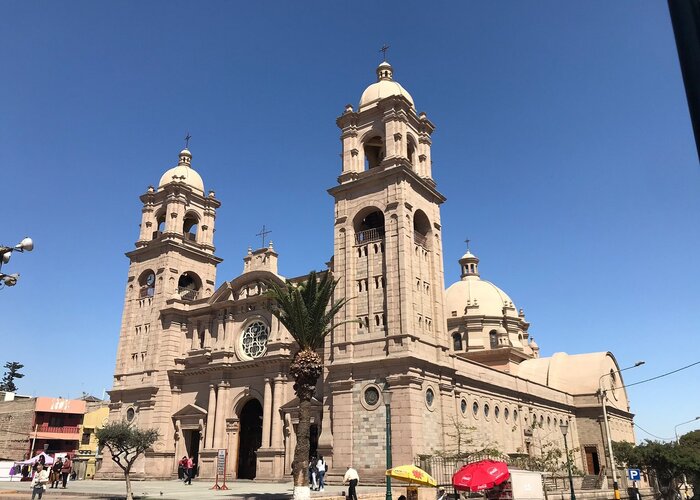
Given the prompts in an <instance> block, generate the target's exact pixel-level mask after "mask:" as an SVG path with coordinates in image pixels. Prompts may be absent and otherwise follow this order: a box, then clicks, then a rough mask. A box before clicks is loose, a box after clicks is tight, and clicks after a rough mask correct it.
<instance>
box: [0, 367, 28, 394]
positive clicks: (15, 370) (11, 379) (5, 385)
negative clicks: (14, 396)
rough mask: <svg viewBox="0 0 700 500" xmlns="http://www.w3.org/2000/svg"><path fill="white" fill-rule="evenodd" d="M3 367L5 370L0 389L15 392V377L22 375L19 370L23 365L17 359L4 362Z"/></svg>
mask: <svg viewBox="0 0 700 500" xmlns="http://www.w3.org/2000/svg"><path fill="white" fill-rule="evenodd" d="M5 368H6V370H7V371H6V372H5V375H3V377H2V382H0V391H7V392H17V386H16V385H15V379H17V378H22V377H24V374H23V373H20V372H19V371H20V370H21V369H22V368H24V365H23V364H21V363H18V362H17V361H8V362H7V363H5Z"/></svg>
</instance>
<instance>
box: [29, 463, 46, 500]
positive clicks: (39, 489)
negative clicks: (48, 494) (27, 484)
mask: <svg viewBox="0 0 700 500" xmlns="http://www.w3.org/2000/svg"><path fill="white" fill-rule="evenodd" d="M48 482H49V471H47V470H46V469H44V466H43V465H42V464H37V466H36V472H35V473H34V477H33V478H32V500H34V499H35V498H36V497H37V496H38V497H39V500H41V496H42V495H43V494H44V490H45V489H46V483H48Z"/></svg>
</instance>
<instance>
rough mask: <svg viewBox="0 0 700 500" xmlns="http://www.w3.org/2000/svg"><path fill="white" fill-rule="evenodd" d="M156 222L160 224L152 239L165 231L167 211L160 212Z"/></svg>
mask: <svg viewBox="0 0 700 500" xmlns="http://www.w3.org/2000/svg"><path fill="white" fill-rule="evenodd" d="M156 224H157V225H158V228H157V229H156V230H155V231H153V238H152V239H154V240H155V239H156V238H158V237H159V236H160V235H161V234H163V232H164V231H165V212H161V213H160V214H158V215H156Z"/></svg>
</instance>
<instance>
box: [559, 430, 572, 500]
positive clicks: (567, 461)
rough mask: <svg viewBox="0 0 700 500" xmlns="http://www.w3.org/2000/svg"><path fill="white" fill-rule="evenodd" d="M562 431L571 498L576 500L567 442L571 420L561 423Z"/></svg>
mask: <svg viewBox="0 0 700 500" xmlns="http://www.w3.org/2000/svg"><path fill="white" fill-rule="evenodd" d="M559 428H560V429H561V433H562V434H563V435H564V450H565V451H566V468H567V469H568V470H569V487H570V488H571V500H576V493H574V478H573V477H572V476H571V460H569V444H568V443H567V442H566V435H567V434H568V433H569V421H568V420H567V421H565V422H564V423H562V424H560V425H559Z"/></svg>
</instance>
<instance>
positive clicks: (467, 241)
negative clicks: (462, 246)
mask: <svg viewBox="0 0 700 500" xmlns="http://www.w3.org/2000/svg"><path fill="white" fill-rule="evenodd" d="M464 241H465V243H466V244H467V251H469V242H470V241H471V240H470V239H469V238H467V239H466V240H464Z"/></svg>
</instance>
